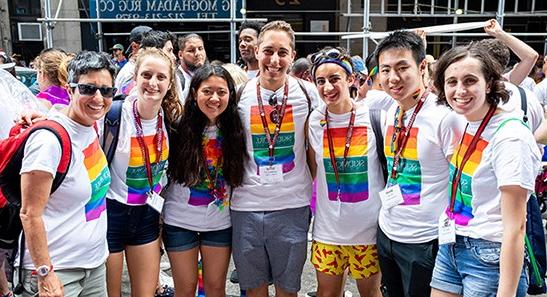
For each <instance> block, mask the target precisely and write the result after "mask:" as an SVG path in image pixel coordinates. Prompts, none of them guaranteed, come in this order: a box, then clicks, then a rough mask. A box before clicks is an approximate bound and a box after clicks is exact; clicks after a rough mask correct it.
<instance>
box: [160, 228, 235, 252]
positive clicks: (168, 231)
mask: <svg viewBox="0 0 547 297" xmlns="http://www.w3.org/2000/svg"><path fill="white" fill-rule="evenodd" d="M162 238H163V245H164V246H165V249H166V250H167V251H168V252H183V251H187V250H190V249H193V248H195V247H197V246H200V245H203V246H212V247H231V246H232V227H230V228H226V229H222V230H216V231H206V232H198V231H192V230H188V229H184V228H180V227H176V226H172V225H167V224H164V225H163V233H162Z"/></svg>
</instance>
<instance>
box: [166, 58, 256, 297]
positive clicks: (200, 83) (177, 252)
mask: <svg viewBox="0 0 547 297" xmlns="http://www.w3.org/2000/svg"><path fill="white" fill-rule="evenodd" d="M185 102H186V103H185V105H184V113H183V116H182V118H181V121H180V123H178V125H177V126H176V131H175V132H174V133H173V137H172V140H173V141H172V142H171V147H172V152H173V153H172V154H171V155H170V157H169V170H168V175H169V178H170V182H171V184H170V186H169V187H168V188H167V189H166V191H165V193H164V194H165V195H164V196H165V199H166V201H165V205H164V209H163V218H164V223H165V224H164V228H163V242H164V245H165V248H166V250H167V254H168V255H169V261H170V262H171V269H172V273H173V279H174V281H175V292H176V294H177V296H195V291H196V286H197V276H198V253H199V254H201V259H202V261H203V278H204V288H205V294H207V296H225V295H226V293H225V283H226V273H227V271H228V263H229V261H230V253H231V243H232V227H231V222H230V209H229V206H230V199H231V189H233V188H234V187H237V186H239V185H241V183H242V180H243V172H244V170H243V164H244V162H245V160H246V159H247V158H248V156H247V150H246V149H245V138H244V137H245V136H244V133H243V126H242V123H241V119H240V117H239V113H238V111H237V102H236V92H235V87H234V83H233V80H232V77H231V76H230V74H229V73H228V71H227V70H225V69H224V68H223V67H221V66H211V65H206V66H204V67H202V68H200V69H199V70H197V72H196V73H195V75H194V77H193V78H192V82H191V83H190V92H189V94H188V97H187V98H186V101H185Z"/></svg>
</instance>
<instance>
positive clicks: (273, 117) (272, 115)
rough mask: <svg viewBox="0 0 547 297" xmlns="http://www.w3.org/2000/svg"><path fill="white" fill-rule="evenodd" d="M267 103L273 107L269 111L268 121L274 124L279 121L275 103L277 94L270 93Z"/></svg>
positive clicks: (277, 106)
mask: <svg viewBox="0 0 547 297" xmlns="http://www.w3.org/2000/svg"><path fill="white" fill-rule="evenodd" d="M268 104H269V105H270V106H271V107H273V109H272V111H271V112H270V121H272V122H273V123H275V124H278V123H279V105H278V104H277V96H276V95H275V93H274V94H272V95H271V96H270V99H268Z"/></svg>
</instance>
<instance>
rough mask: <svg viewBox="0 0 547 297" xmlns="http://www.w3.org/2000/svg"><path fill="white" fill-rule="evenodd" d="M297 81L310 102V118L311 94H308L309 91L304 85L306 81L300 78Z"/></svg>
mask: <svg viewBox="0 0 547 297" xmlns="http://www.w3.org/2000/svg"><path fill="white" fill-rule="evenodd" d="M296 81H297V82H298V85H299V86H300V89H302V92H304V96H306V100H308V117H309V116H310V114H311V98H310V94H308V91H307V90H306V86H305V85H304V81H303V80H302V79H300V78H296Z"/></svg>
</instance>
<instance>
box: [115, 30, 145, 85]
mask: <svg viewBox="0 0 547 297" xmlns="http://www.w3.org/2000/svg"><path fill="white" fill-rule="evenodd" d="M149 31H152V28H150V27H148V26H137V27H135V28H133V30H131V33H130V34H129V46H128V47H127V50H126V54H127V53H129V61H128V62H127V63H126V64H125V65H124V66H123V68H121V69H120V70H119V71H118V75H116V82H115V83H114V85H115V87H116V88H117V89H118V92H121V87H122V86H123V85H125V84H127V82H128V81H130V80H132V79H133V78H134V77H135V61H136V59H137V53H138V51H139V49H140V45H141V40H142V37H143V35H144V33H146V32H149Z"/></svg>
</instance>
